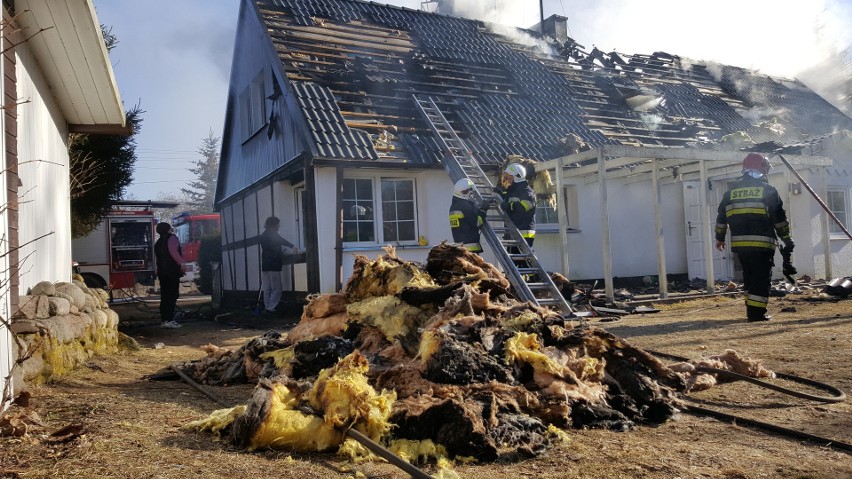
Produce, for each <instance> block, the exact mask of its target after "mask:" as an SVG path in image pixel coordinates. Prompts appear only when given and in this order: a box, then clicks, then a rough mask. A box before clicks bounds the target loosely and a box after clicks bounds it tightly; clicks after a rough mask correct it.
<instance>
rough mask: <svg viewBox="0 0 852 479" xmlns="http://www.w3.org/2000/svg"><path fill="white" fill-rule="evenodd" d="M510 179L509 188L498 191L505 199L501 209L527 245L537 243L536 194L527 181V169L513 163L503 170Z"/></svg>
mask: <svg viewBox="0 0 852 479" xmlns="http://www.w3.org/2000/svg"><path fill="white" fill-rule="evenodd" d="M503 173H505V174H506V175H507V176H508V177H509V178H510V180H509V181H510V184H509V187H508V188H506V189H505V190H498V193H499V194H500V197H501V198H502V199H503V202H502V203H501V205H500V206H501V207H502V208H503V211H505V212H506V213H507V214H508V215H509V218H510V219H511V220H512V223H513V224H514V225H515V227H516V228H518V230H519V231H520V232H521V236H522V237H523V238H524V239H525V240H526V242H527V244H528V245H530V246H532V245H533V242H534V241H535V202H536V198H535V192H534V191H533V189H532V188H531V187H530V185H529V182H528V181H527V169H526V168H524V167H523V165H520V164H518V163H512V164H510V165H509V166H507V167H506V169H505V170H503Z"/></svg>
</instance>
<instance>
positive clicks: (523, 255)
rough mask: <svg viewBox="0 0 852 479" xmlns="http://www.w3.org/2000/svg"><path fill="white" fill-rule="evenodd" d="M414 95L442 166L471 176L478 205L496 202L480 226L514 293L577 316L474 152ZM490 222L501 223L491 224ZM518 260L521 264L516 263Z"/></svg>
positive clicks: (456, 176) (428, 102) (457, 175)
mask: <svg viewBox="0 0 852 479" xmlns="http://www.w3.org/2000/svg"><path fill="white" fill-rule="evenodd" d="M413 98H414V102H415V103H416V104H417V107H418V109H419V110H420V113H422V114H423V117H424V118H425V119H426V123H428V124H429V128H430V129H431V130H432V132H433V133H434V134H435V137H436V139H437V141H438V145H439V146H440V147H441V149H442V150H443V153H444V155H445V158H444V169H445V170H446V171H447V174H448V175H449V176H450V179H451V180H452V181H453V183H455V182H456V181H458V180H460V179H463V178H468V179H470V181H472V182H473V184H474V186H475V187H476V188H474V198H475V201H476V202H477V203H478V204H480V205H481V204H483V203H484V202H488V203H491V204H494V205H495V206H494V207H493V208H492V209H489V212H488V213H487V214H486V218H485V221H483V222H482V226H481V227H480V230H481V232H482V236H484V237H485V241H486V242H487V243H488V244H489V245H490V246H491V250H492V252H493V253H494V254H495V256H497V260H498V262H499V263H500V265H501V266H502V267H503V271H504V272H505V273H506V277H507V278H508V279H509V282H510V283H511V284H512V287H513V288H514V289H515V292H516V293H517V295H518V296H519V297H520V299H521V300H522V301H529V302H531V303H533V304H535V305H538V306H543V307H548V308H553V309H557V310H559V311H561V313H562V314H563V315H565V316H576V315H575V314H574V310H573V309H572V308H571V305H570V304H568V301H566V299H565V298H564V297H562V293H561V292H560V291H559V289H558V288H557V287H556V284H554V283H553V280H552V279H551V278H550V275H549V274H548V273H547V271H546V270H545V269H544V268H542V267H541V264H540V263H539V261H538V258H536V256H535V253H533V250H532V248H530V246H529V245H527V242H526V240H525V239H524V238H523V237H522V236H521V232H520V231H519V230H518V229H517V228H516V227H515V225H514V224H513V223H512V220H511V219H509V215H508V214H507V213H506V212H505V211H503V208H501V207H500V206H499V205H500V203H501V201H502V200H501V198H500V196H499V195H497V194H496V192H495V188H494V185H492V184H491V181H490V180H489V179H488V176H486V175H485V172H483V171H482V168H481V167H480V166H479V163H478V162H477V161H476V159H475V158H474V157H473V153H471V151H470V150H469V149H468V148H467V146H466V145H465V144H464V142H463V141H462V139H461V138H459V136H458V135H457V134H456V132H455V130H454V129H453V127H452V125H450V122H449V121H447V118H446V117H445V116H444V114H443V113H441V110H440V109H439V108H438V105H436V104H435V102H434V100H432V98H431V97H426V99H425V100H421V99H420V98H417V95H413ZM492 212H494V213H492ZM492 222H494V223H499V224H500V225H499V226H497V225H492V224H491V223H492ZM509 248H514V251H520V253H510V252H509ZM519 264H521V265H524V266H518V265H519Z"/></svg>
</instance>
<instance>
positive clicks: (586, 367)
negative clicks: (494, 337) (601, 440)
mask: <svg viewBox="0 0 852 479" xmlns="http://www.w3.org/2000/svg"><path fill="white" fill-rule="evenodd" d="M505 350H506V362H508V363H510V364H511V363H513V362H515V361H519V362H522V363H526V364H529V365H530V366H532V368H533V371H534V374H533V380H534V381H535V383H536V384H537V385H538V386H539V387H541V388H542V390H543V392H546V393H548V394H550V395H553V396H564V397H566V398H574V399H585V400H587V401H589V402H591V403H599V402H602V401H604V399H605V397H606V386H604V385H603V384H602V383H601V380H602V379H603V370H604V361H603V360H602V359H596V358H592V357H588V356H584V357H582V358H575V357H573V356H572V355H570V354H566V353H564V352H562V351H560V350H558V349H554V348H547V349H543V348H542V346H541V343H539V341H538V336H537V335H536V334H528V333H516V334H515V335H514V336H513V337H511V338H509V339H508V340H507V341H506V345H505Z"/></svg>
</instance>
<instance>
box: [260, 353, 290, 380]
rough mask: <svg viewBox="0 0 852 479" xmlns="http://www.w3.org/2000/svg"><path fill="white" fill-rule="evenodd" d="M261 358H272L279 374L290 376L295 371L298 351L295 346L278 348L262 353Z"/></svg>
mask: <svg viewBox="0 0 852 479" xmlns="http://www.w3.org/2000/svg"><path fill="white" fill-rule="evenodd" d="M260 359H264V360H266V359H272V361H273V362H274V363H275V367H276V368H278V372H279V374H283V375H285V376H290V375H291V374H292V373H293V361H294V360H295V359H296V351H295V348H294V347H293V346H290V347H288V348H284V349H276V350H275V351H269V352H268V353H263V354H261V355H260Z"/></svg>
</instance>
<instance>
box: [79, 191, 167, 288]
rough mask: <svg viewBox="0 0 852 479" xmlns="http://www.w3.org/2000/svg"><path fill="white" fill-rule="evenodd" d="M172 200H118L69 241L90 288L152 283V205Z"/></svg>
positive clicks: (163, 206) (153, 265)
mask: <svg viewBox="0 0 852 479" xmlns="http://www.w3.org/2000/svg"><path fill="white" fill-rule="evenodd" d="M175 206H177V204H175V203H163V202H151V201H146V202H139V201H117V202H114V203H113V205H112V210H111V211H110V213H109V214H108V215H107V216H106V217H104V219H103V221H102V222H101V223H100V224H99V225H98V226H97V228H95V229H94V230H93V231H92V232H91V233H89V234H88V235H87V236H84V237H81V238H76V239H74V240H72V242H71V251H72V254H73V257H74V261H75V263H76V264H77V266H76V268H77V270H78V271H79V273H80V274H81V275H82V276H83V279H84V280H85V282H86V285H87V286H89V287H90V288H103V289H108V290H110V291H112V290H114V289H123V288H133V287H135V285H136V284H153V280H154V274H155V264H154V261H155V260H154V242H155V241H156V236H155V233H154V227H155V226H156V223H157V220H156V217H155V215H154V212H153V211H152V208H174V207H175Z"/></svg>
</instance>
